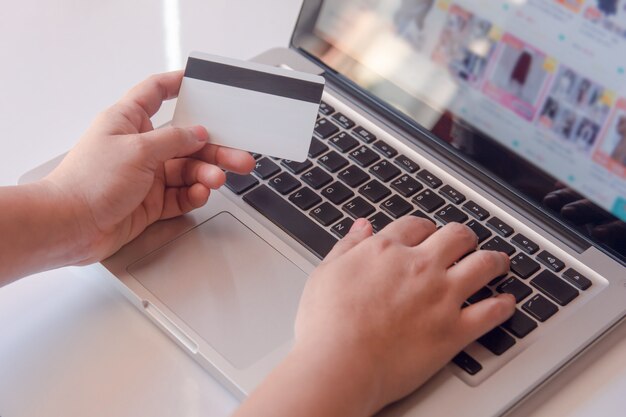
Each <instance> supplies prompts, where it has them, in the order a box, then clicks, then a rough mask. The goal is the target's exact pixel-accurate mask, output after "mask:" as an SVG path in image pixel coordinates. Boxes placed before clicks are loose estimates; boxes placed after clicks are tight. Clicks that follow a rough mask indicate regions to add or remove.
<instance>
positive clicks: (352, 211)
mask: <svg viewBox="0 0 626 417" xmlns="http://www.w3.org/2000/svg"><path fill="white" fill-rule="evenodd" d="M343 209H344V210H345V211H346V212H347V213H348V214H349V215H351V216H352V217H354V218H355V219H358V218H359V217H367V216H369V215H370V214H372V213H373V212H374V211H376V210H375V209H374V206H372V205H371V204H370V203H368V202H367V201H365V200H364V199H363V198H362V197H355V198H354V199H352V200H350V201H348V202H347V203H346V204H344V205H343Z"/></svg>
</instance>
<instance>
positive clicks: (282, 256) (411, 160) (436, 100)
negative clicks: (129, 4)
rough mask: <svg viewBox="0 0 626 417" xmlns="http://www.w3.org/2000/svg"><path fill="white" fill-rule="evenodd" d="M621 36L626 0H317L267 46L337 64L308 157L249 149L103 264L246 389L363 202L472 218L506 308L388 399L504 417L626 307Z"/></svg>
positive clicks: (287, 59)
mask: <svg viewBox="0 0 626 417" xmlns="http://www.w3.org/2000/svg"><path fill="white" fill-rule="evenodd" d="M625 33H626V5H624V4H623V2H622V3H620V2H605V1H600V0H598V1H595V0H590V1H583V0H558V1H556V0H535V1H528V2H524V1H515V2H491V1H489V2H487V1H483V0H454V1H453V0H397V1H386V2H375V1H371V0H342V1H339V0H334V1H331V0H323V1H322V0H305V1H304V3H303V5H302V10H301V13H300V16H299V18H298V21H297V23H296V26H295V29H294V32H293V36H292V39H291V43H290V47H289V48H278V49H273V50H270V51H268V52H266V53H264V54H262V55H260V56H258V57H256V58H255V60H256V61H258V62H263V63H266V64H271V65H276V66H282V67H285V68H291V69H295V70H300V71H308V72H311V73H314V74H319V75H322V76H324V77H325V78H326V89H325V93H324V96H323V99H322V103H321V104H320V108H319V116H318V119H317V122H316V125H315V131H314V137H313V138H312V142H311V147H310V149H309V158H308V159H307V160H306V161H305V162H294V161H288V160H281V159H276V158H273V157H272V156H271V155H254V156H255V158H256V161H257V163H256V167H255V170H254V172H253V173H252V174H251V175H248V176H241V175H236V174H232V173H228V174H227V178H228V179H227V183H226V187H223V189H222V190H220V192H216V193H213V194H212V195H211V198H210V200H209V203H208V204H207V205H206V206H205V207H203V208H201V209H199V210H196V211H194V212H193V213H191V214H189V215H186V216H184V217H181V218H178V219H173V220H168V221H164V222H160V223H157V224H155V225H153V226H151V227H150V228H149V229H148V230H146V231H145V233H143V234H142V235H141V236H140V237H138V238H137V239H136V240H135V241H133V242H131V243H129V244H128V245H126V246H125V247H124V248H122V249H121V250H120V251H119V252H118V253H116V254H115V255H113V256H112V257H110V258H109V259H107V260H105V261H104V262H102V264H100V265H98V266H96V267H95V268H97V269H98V270H99V271H100V272H101V273H102V274H103V275H106V276H108V277H114V278H115V279H112V280H111V282H113V283H114V284H115V285H116V286H117V287H119V289H120V290H121V291H122V292H123V293H124V294H125V295H126V296H127V297H128V299H129V300H130V301H131V302H133V303H134V304H135V305H136V306H137V307H138V308H139V309H141V310H142V311H144V312H145V313H146V315H147V316H148V317H149V318H150V319H151V320H153V321H154V323H156V325H158V326H159V327H160V328H161V329H162V330H163V331H164V332H165V333H167V334H168V335H169V336H171V337H172V338H173V340H174V341H176V343H178V344H179V345H180V346H181V348H182V349H183V350H185V351H186V352H187V353H188V354H189V355H191V356H192V357H193V358H195V359H196V360H197V361H198V362H199V363H200V364H201V365H202V366H204V367H205V368H206V369H207V370H208V371H209V372H210V373H211V374H212V375H213V376H215V377H216V378H217V379H218V380H219V381H220V382H221V383H223V384H224V386H226V387H227V388H229V389H230V390H231V391H232V392H233V393H234V394H235V395H237V396H238V397H240V398H243V397H245V396H246V395H247V394H249V393H250V392H251V391H252V390H254V389H255V387H256V386H257V385H258V384H259V383H260V382H261V381H262V380H263V379H264V378H265V376H266V375H267V374H268V373H269V372H270V370H271V369H272V368H273V367H274V366H276V365H277V364H278V363H279V362H280V360H281V359H282V358H283V357H284V356H285V355H286V353H287V352H288V351H289V349H290V347H291V345H292V339H293V321H294V317H295V313H296V310H297V306H298V301H299V297H300V294H301V291H302V289H303V286H304V284H305V282H306V279H307V276H308V274H309V273H310V272H311V271H312V270H313V269H314V268H315V267H316V265H318V264H319V262H320V260H321V259H322V258H323V257H324V256H325V255H326V254H327V253H328V252H329V250H330V249H331V248H332V247H333V245H334V244H335V243H336V242H337V240H338V239H339V238H341V237H342V236H343V235H344V234H345V233H346V232H347V230H348V229H349V227H350V225H351V224H352V222H353V221H354V219H355V218H358V217H367V218H368V219H370V221H371V222H372V224H373V226H374V230H375V231H379V230H381V229H383V228H384V227H385V226H386V225H387V224H389V223H390V222H391V221H392V220H393V219H396V218H399V217H401V216H411V215H414V216H420V217H424V218H427V219H429V220H431V221H433V222H435V223H436V224H437V225H443V224H446V223H448V222H452V221H456V222H460V223H464V224H467V225H468V226H469V227H471V228H472V229H473V230H474V231H475V232H476V234H477V235H478V237H479V240H480V243H479V246H480V247H481V248H484V249H489V250H498V251H502V252H505V253H507V254H508V255H509V256H510V258H511V272H510V273H509V274H506V275H505V276H502V277H499V278H497V279H494V280H493V281H492V282H490V283H489V285H487V286H486V287H484V288H483V289H481V290H480V291H478V292H477V293H476V294H474V295H473V296H472V297H470V298H469V299H468V300H467V303H469V304H471V303H475V302H478V301H480V300H482V299H484V298H487V297H490V296H492V295H494V294H498V293H501V292H508V293H512V294H514V295H515V297H516V299H517V309H516V313H515V316H514V319H512V320H509V321H507V322H506V323H504V324H503V325H502V326H499V327H497V328H496V329H494V330H493V331H491V332H489V333H487V334H486V335H484V336H483V337H481V338H480V339H479V340H477V341H476V342H474V343H472V344H470V345H469V346H467V347H466V348H465V349H464V350H463V351H462V352H460V353H459V355H457V356H456V357H455V358H454V360H453V361H452V362H451V363H450V364H448V365H447V366H446V367H445V368H444V369H442V370H441V371H440V372H439V373H437V374H436V375H435V376H434V377H433V378H432V379H431V380H430V381H429V382H428V383H427V384H425V385H424V386H423V387H421V388H420V389H418V390H417V391H416V392H415V393H414V394H412V395H411V396H409V397H408V398H406V399H404V400H402V401H400V402H398V403H396V404H393V405H392V406H390V407H388V408H386V409H385V410H383V412H382V413H381V414H382V415H388V416H429V415H448V416H453V415H463V416H496V415H502V414H504V413H506V412H507V411H509V410H511V409H512V408H513V407H515V406H516V405H517V404H518V403H519V402H520V401H522V400H523V399H524V398H525V397H527V396H528V395H529V394H531V393H532V392H533V391H534V390H536V389H538V387H540V386H541V384H542V383H544V382H545V381H547V380H548V379H549V378H550V377H552V376H553V375H555V374H556V373H557V372H559V370H561V369H563V367H565V366H566V365H567V364H568V363H570V362H571V361H572V360H574V359H575V358H576V356H577V355H579V354H580V353H581V352H582V351H583V350H584V349H586V348H587V347H589V346H590V345H591V344H592V343H593V342H594V341H597V340H598V339H599V338H600V337H602V336H603V335H605V334H606V333H607V332H608V331H610V330H611V329H612V328H613V327H614V326H616V325H617V324H618V323H619V322H620V321H621V320H622V319H623V318H624V316H625V313H626V223H625V221H626V63H625V62H624V61H623V59H622V58H621V57H623V56H626V35H625ZM244 119H245V117H244ZM39 173H40V174H41V173H42V171H41V170H40V172H39ZM392 325H393V323H390V326H392ZM450 399H454V400H453V401H451V400H450Z"/></svg>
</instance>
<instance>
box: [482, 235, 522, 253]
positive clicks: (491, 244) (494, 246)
mask: <svg viewBox="0 0 626 417" xmlns="http://www.w3.org/2000/svg"><path fill="white" fill-rule="evenodd" d="M480 248H481V249H484V250H495V251H497V252H504V253H506V254H507V255H509V256H511V255H513V254H514V253H515V248H514V247H513V246H511V245H509V244H508V243H507V242H506V241H505V240H504V239H502V238H500V237H498V236H496V237H494V238H493V239H491V240H489V241H487V243H485V244H484V245H482V246H481V247H480Z"/></svg>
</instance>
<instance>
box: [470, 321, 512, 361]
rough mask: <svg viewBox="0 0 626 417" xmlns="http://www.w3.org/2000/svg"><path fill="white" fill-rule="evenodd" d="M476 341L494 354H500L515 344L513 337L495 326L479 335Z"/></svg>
mask: <svg viewBox="0 0 626 417" xmlns="http://www.w3.org/2000/svg"><path fill="white" fill-rule="evenodd" d="M478 343H480V344H481V345H483V346H484V347H486V348H487V349H489V350H490V351H491V353H493V354H494V355H498V356H500V355H502V354H503V353H504V352H506V351H507V350H509V349H510V348H511V347H512V346H513V345H514V344H515V339H513V337H512V336H510V335H509V334H508V333H506V332H505V331H504V330H502V329H501V328H499V327H496V328H495V329H493V330H491V331H490V332H488V333H487V334H485V335H484V336H482V337H480V338H479V339H478Z"/></svg>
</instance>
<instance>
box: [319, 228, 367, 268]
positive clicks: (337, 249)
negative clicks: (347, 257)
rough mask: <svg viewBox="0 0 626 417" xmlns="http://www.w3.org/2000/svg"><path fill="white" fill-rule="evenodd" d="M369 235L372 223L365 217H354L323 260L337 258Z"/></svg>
mask: <svg viewBox="0 0 626 417" xmlns="http://www.w3.org/2000/svg"><path fill="white" fill-rule="evenodd" d="M370 236H372V225H371V224H370V222H369V221H367V220H366V219H356V221H355V222H354V223H353V224H352V227H351V228H350V231H349V232H348V234H347V235H345V236H344V237H343V239H341V240H340V241H339V242H337V243H336V244H335V246H334V247H333V249H332V250H331V251H330V252H328V255H326V258H324V262H330V261H332V260H333V259H337V258H338V257H340V256H341V255H343V254H344V253H346V252H348V251H349V250H350V249H352V248H353V247H355V246H356V245H358V244H359V243H361V242H362V241H363V240H365V239H367V238H368V237H370Z"/></svg>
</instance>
